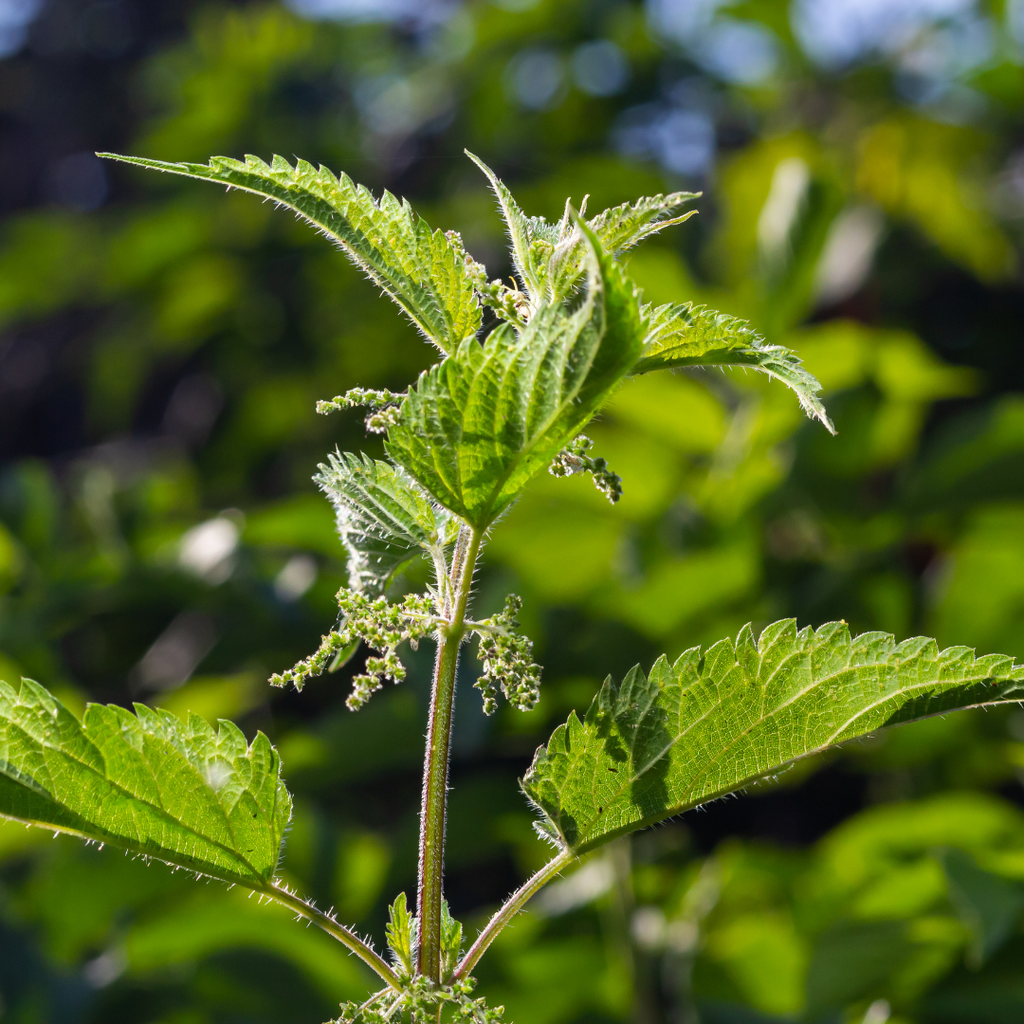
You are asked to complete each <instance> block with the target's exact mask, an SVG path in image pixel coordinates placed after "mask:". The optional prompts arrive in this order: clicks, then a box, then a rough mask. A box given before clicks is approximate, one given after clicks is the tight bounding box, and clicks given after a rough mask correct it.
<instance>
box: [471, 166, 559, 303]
mask: <svg viewBox="0 0 1024 1024" xmlns="http://www.w3.org/2000/svg"><path fill="white" fill-rule="evenodd" d="M466 156H468V157H469V159H470V160H472V161H473V163H475V164H476V165H477V167H479V168H480V170H481V171H483V172H484V174H485V175H487V180H488V181H489V182H490V183H491V189H492V190H493V192H494V194H495V196H497V199H498V205H499V206H500V207H501V215H502V217H504V218H505V226H506V227H507V228H508V237H509V242H510V243H511V245H512V265H513V267H514V268H515V271H516V274H517V275H518V276H519V280H520V281H522V282H523V284H524V285H525V287H526V290H527V292H528V293H529V294H530V295H531V296H532V297H533V298H534V299H539V298H540V297H541V296H542V295H543V294H544V285H543V276H542V274H543V262H545V261H544V260H541V261H540V264H538V255H539V254H538V252H537V251H535V250H534V251H531V250H532V249H533V245H534V242H541V243H542V246H543V248H544V253H545V255H546V256H547V257H550V255H551V252H552V251H553V250H554V247H555V245H557V243H558V240H559V234H560V232H559V228H558V226H557V225H554V224H549V223H548V221H547V220H546V219H545V218H544V217H527V216H526V214H525V213H523V211H522V210H521V209H520V207H519V204H518V203H517V202H516V201H515V199H514V198H513V196H512V193H511V192H509V190H508V188H507V187H506V186H505V183H504V182H503V181H502V180H501V179H500V178H499V177H498V176H497V175H496V174H495V173H494V171H492V170H491V169H490V167H488V166H487V164H485V163H484V162H483V160H481V159H480V158H479V157H478V156H475V155H474V154H473V153H470V151H469V150H468V149H467V150H466Z"/></svg>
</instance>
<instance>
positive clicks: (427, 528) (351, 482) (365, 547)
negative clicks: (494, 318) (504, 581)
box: [313, 342, 476, 596]
mask: <svg viewBox="0 0 1024 1024" xmlns="http://www.w3.org/2000/svg"><path fill="white" fill-rule="evenodd" d="M473 344H476V343H475V342H474V343H473ZM313 479H314V480H315V481H316V482H317V483H318V484H319V485H320V489H321V490H322V491H323V492H324V493H325V494H326V495H327V496H328V497H329V498H330V499H331V502H332V503H333V504H334V509H335V512H336V514H337V521H338V533H339V535H340V536H341V540H342V543H343V544H344V545H345V548H346V550H347V551H348V575H349V587H351V588H352V589H353V590H360V591H362V592H364V593H367V594H370V595H371V596H377V595H378V594H381V593H383V591H384V589H385V588H386V587H387V584H388V581H389V580H390V579H391V577H392V576H393V575H394V573H395V572H396V571H397V570H398V569H399V568H400V567H401V566H402V565H404V564H405V563H407V562H408V561H409V560H410V559H412V558H415V556H416V555H418V554H420V552H426V553H427V554H429V555H430V556H431V557H432V558H433V559H434V561H435V563H436V564H437V565H439V566H441V567H442V575H443V565H444V545H445V541H446V537H447V530H448V529H449V528H450V525H451V523H452V518H451V516H450V515H448V513H447V512H445V511H444V510H443V509H439V508H437V507H436V506H435V505H434V503H433V502H432V501H431V500H430V498H429V497H428V496H427V495H426V494H425V493H424V492H423V491H422V490H421V489H420V487H419V486H418V485H417V484H416V482H415V481H414V480H413V479H412V478H411V477H410V476H409V475H408V474H407V473H406V472H405V471H404V470H402V469H396V468H395V467H394V466H391V465H389V464H388V463H386V462H375V461H374V460H373V459H370V458H368V457H367V456H365V455H362V456H360V455H354V454H352V453H349V452H346V453H344V454H343V453H341V452H336V453H334V454H333V455H330V456H329V457H328V463H327V465H323V464H321V465H320V472H319V473H317V475H316V476H315V477H314V478H313Z"/></svg>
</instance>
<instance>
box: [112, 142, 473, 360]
mask: <svg viewBox="0 0 1024 1024" xmlns="http://www.w3.org/2000/svg"><path fill="white" fill-rule="evenodd" d="M98 155H99V156H103V157H109V158H110V159H112V160H121V161H123V162H124V163H129V164H137V165H138V166H140V167H151V168H154V169H155V170H158V171H168V172H170V173H171V174H181V175H184V176H185V177H189V178H202V179H205V180H207V181H216V182H220V183H221V184H224V185H227V186H228V187H230V188H238V189H242V190H243V191H246V192H253V193H255V194H256V195H259V196H266V197H267V198H268V199H273V200H274V201H275V202H277V203H280V204H281V205H282V206H287V207H288V208H289V209H290V210H294V211H295V213H297V214H298V215H299V216H300V217H304V218H305V219H306V220H308V221H309V222H310V223H311V224H313V225H314V226H315V227H318V228H319V229H320V230H321V231H323V233H324V234H325V235H327V236H328V237H329V238H331V239H333V240H334V241H335V242H337V244H338V246H339V247H340V248H341V249H342V251H343V252H344V253H345V255H346V256H348V258H349V259H350V260H352V262H353V263H355V264H356V266H358V267H359V268H360V269H361V270H362V271H363V272H364V273H365V274H366V275H367V277H369V278H370V280H371V281H373V282H374V284H376V285H379V286H380V287H381V288H382V289H383V290H384V291H385V292H387V294H388V295H390V296H391V298H392V299H394V300H395V302H397V303H398V305H399V306H401V307H402V309H404V310H405V312H406V313H407V314H408V316H409V319H410V320H412V322H413V323H414V324H415V325H416V326H417V327H418V328H419V329H420V330H421V331H422V332H423V334H424V335H425V336H426V337H427V338H429V339H430V341H432V342H433V343H434V344H435V345H437V347H438V348H440V349H441V350H442V351H443V352H452V351H454V350H455V349H456V348H457V347H458V345H459V343H460V342H461V341H462V340H463V339H464V338H468V337H472V335H473V334H475V333H476V330H477V328H478V327H479V326H480V305H479V303H478V302H477V299H476V294H475V292H474V290H473V285H472V282H471V279H470V277H469V275H468V273H467V267H466V263H467V257H466V253H465V250H464V249H463V248H462V243H461V240H459V238H458V236H456V235H454V234H452V235H446V234H445V233H444V232H442V231H432V230H431V228H430V226H429V225H428V224H427V222H426V221H425V220H424V219H423V218H422V217H420V216H419V214H416V213H414V212H413V210H412V207H411V206H410V205H409V204H408V202H406V201H405V200H399V199H396V198H395V196H393V195H392V194H391V193H390V192H385V193H384V194H383V195H382V196H381V198H380V201H379V202H377V201H375V200H374V198H373V196H372V195H371V194H370V192H369V190H368V189H367V188H365V187H364V186H362V185H356V184H355V183H354V182H353V181H352V179H351V178H349V177H348V175H347V174H344V173H342V174H341V176H340V177H337V178H336V177H335V176H334V174H332V173H331V171H329V170H328V169H327V168H326V167H320V168H319V169H318V168H315V167H313V165H312V164H309V163H307V162H306V161H305V160H299V161H298V162H297V163H296V164H295V166H294V167H292V166H291V165H290V164H289V163H288V161H287V160H285V159H284V158H283V157H280V156H275V157H274V159H273V162H272V163H271V164H267V163H265V162H264V161H262V160H260V159H259V157H255V156H246V158H245V160H244V161H241V160H231V159H229V158H228V157H224V156H215V157H213V158H212V159H211V160H210V163H209V164H208V165H207V164H191V163H168V162H166V161H163V160H147V159H144V158H143V157H135V156H119V155H118V154H116V153H100V154H98Z"/></svg>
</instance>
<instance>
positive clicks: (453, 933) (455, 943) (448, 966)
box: [441, 900, 462, 978]
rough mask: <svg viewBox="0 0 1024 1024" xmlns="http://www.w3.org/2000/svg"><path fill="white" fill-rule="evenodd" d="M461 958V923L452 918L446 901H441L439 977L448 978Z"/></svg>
mask: <svg viewBox="0 0 1024 1024" xmlns="http://www.w3.org/2000/svg"><path fill="white" fill-rule="evenodd" d="M461 956H462V923H461V922H460V921H457V920H456V919H455V918H454V917H452V913H451V911H450V910H449V909H448V901H447V900H441V977H442V978H450V977H451V976H452V974H454V973H455V970H456V968H457V967H458V965H459V957H461Z"/></svg>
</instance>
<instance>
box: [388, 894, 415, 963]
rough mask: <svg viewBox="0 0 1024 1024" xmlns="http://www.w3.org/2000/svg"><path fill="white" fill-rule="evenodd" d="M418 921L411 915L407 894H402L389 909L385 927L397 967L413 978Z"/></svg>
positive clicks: (389, 947) (389, 946)
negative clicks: (407, 903)
mask: <svg viewBox="0 0 1024 1024" xmlns="http://www.w3.org/2000/svg"><path fill="white" fill-rule="evenodd" d="M417 924H418V922H417V920H416V918H415V917H413V916H412V915H411V914H410V913H409V909H408V907H407V905H406V898H405V893H404V892H400V893H399V894H398V895H397V896H396V897H395V902H394V903H392V904H391V906H390V907H389V908H388V923H387V924H386V925H385V927H384V934H385V937H386V938H387V943H388V949H390V950H391V952H392V953H393V954H394V959H395V966H396V967H399V968H401V969H402V971H403V973H404V974H405V975H408V976H410V977H411V976H412V973H413V963H412V961H413V953H414V952H415V950H416V945H417V942H418V928H417Z"/></svg>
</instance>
